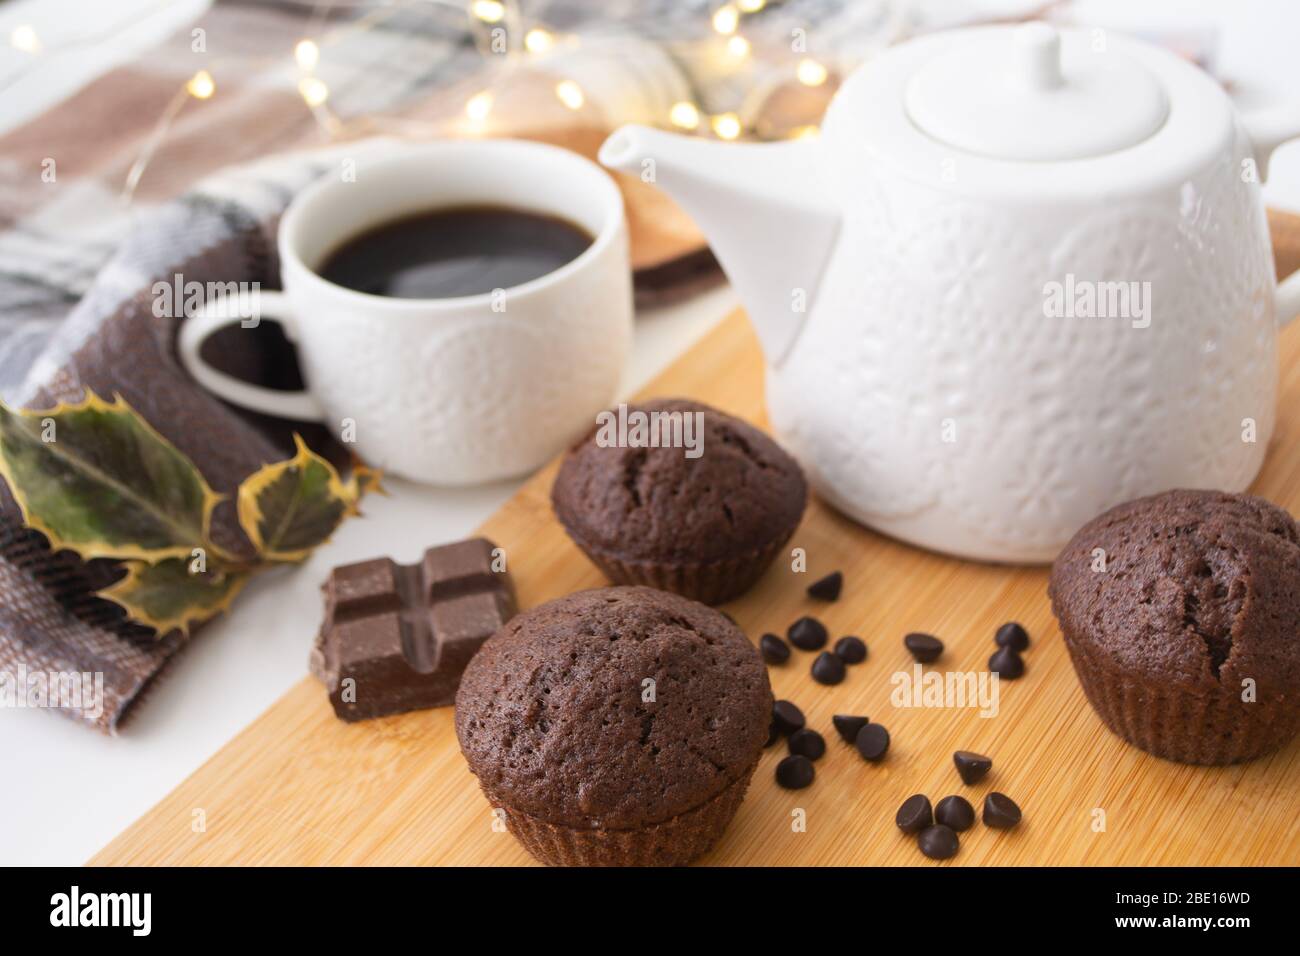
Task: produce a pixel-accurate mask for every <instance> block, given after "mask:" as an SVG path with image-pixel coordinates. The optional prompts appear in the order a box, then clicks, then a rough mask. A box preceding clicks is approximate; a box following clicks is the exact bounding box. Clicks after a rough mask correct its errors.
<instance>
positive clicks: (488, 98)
mask: <svg viewBox="0 0 1300 956" xmlns="http://www.w3.org/2000/svg"><path fill="white" fill-rule="evenodd" d="M491 112H492V94H491V93H489V92H488V91H487V90H484V91H483V92H482V93H475V94H474V95H473V96H471V97H470V98H469V99H468V100H467V101H466V103H465V115H466V116H468V117H469V118H470V119H472V120H473V121H474V122H475V123H481V122H483V121H484V120H485V119H487V118H488V114H489V113H491Z"/></svg>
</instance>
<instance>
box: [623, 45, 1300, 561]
mask: <svg viewBox="0 0 1300 956" xmlns="http://www.w3.org/2000/svg"><path fill="white" fill-rule="evenodd" d="M1297 136H1300V107H1298V108H1296V109H1291V110H1287V109H1276V110H1273V111H1271V112H1269V113H1267V114H1260V115H1258V116H1254V117H1246V118H1242V117H1239V116H1237V115H1236V113H1235V112H1234V110H1233V108H1232V105H1231V104H1230V102H1229V100H1228V97H1227V96H1226V95H1225V94H1224V92H1223V90H1222V89H1221V88H1220V87H1219V85H1218V84H1217V83H1215V81H1214V80H1212V79H1211V78H1210V77H1209V76H1207V75H1206V74H1205V73H1203V72H1202V71H1200V70H1199V69H1197V68H1196V67H1195V66H1193V65H1191V64H1190V63H1188V62H1185V61H1183V60H1181V59H1179V58H1178V57H1176V56H1174V55H1172V54H1170V53H1168V52H1166V51H1164V50H1161V49H1159V48H1156V47H1153V46H1150V45H1147V44H1144V43H1140V42H1138V41H1135V40H1131V39H1125V38H1121V37H1118V36H1111V35H1108V34H1104V33H1101V32H1082V31H1061V32H1058V31H1057V30H1055V29H1053V28H1052V27H1049V26H1048V25H1046V24H1043V23H1031V24H1026V25H1022V26H1015V27H983V28H975V29H965V30H956V31H952V32H948V33H942V34H934V35H931V36H927V37H923V38H920V39H917V40H913V41H910V42H908V43H905V44H902V45H900V46H897V47H894V48H892V49H890V50H888V51H886V52H885V53H884V54H882V55H880V56H879V57H878V58H877V59H875V60H873V61H871V62H869V63H868V64H866V65H865V66H863V67H862V68H860V69H859V70H858V71H856V72H855V73H854V74H853V75H852V76H851V77H849V78H848V80H847V81H846V82H845V83H844V86H843V88H842V89H841V90H840V91H839V92H838V94H837V95H836V96H835V99H834V101H833V102H832V104H831V106H830V109H829V110H828V112H827V114H826V117H825V122H824V125H823V130H822V133H821V135H820V137H818V138H816V139H811V140H800V141H794V142H790V143H780V144H748V145H740V144H725V143H718V142H711V141H707V140H703V139H698V138H689V137H683V136H677V135H674V134H671V133H666V132H661V131H658V130H654V129H649V128H646V127H640V126H628V127H624V128H622V129H620V130H618V131H617V132H615V133H614V134H613V135H612V136H611V137H610V138H609V139H608V140H607V141H606V143H605V144H604V147H603V148H602V150H601V154H600V158H601V161H602V162H604V163H605V164H606V165H608V166H610V167H613V168H616V169H620V170H624V171H627V172H631V173H634V174H640V175H641V176H642V178H644V179H647V180H652V181H654V182H657V183H658V184H659V185H660V186H662V187H663V188H664V189H665V190H667V191H668V192H669V193H670V194H671V195H672V196H673V197H674V198H676V199H677V200H678V201H679V202H680V204H681V205H682V206H683V207H684V208H685V209H686V211H687V212H688V213H689V214H690V215H691V216H693V217H694V218H695V220H696V222H698V223H699V225H700V227H701V228H702V229H703V230H704V231H705V233H706V234H707V235H708V238H709V242H710V244H711V245H712V247H713V249H714V250H715V252H716V253H717V256H718V259H719V260H720V261H721V263H722V266H723V268H724V269H725V270H726V273H727V275H728V276H729V277H730V279H731V281H732V282H733V283H734V285H735V286H736V288H737V289H738V291H739V294H740V296H741V299H742V300H743V302H744V304H745V306H746V310H747V312H748V314H749V316H750V318H751V320H752V321H753V324H754V327H755V329H756V330H757V332H758V337H759V339H760V341H761V343H762V346H763V349H764V351H765V353H766V358H767V365H768V377H767V385H768V389H767V392H768V394H767V400H768V407H769V411H770V415H771V420H772V424H773V426H774V428H775V429H776V431H777V433H778V435H779V436H780V438H781V439H782V440H783V441H784V442H785V443H786V444H787V445H788V446H789V447H790V449H791V450H792V451H793V452H794V454H795V455H797V456H798V458H799V459H800V461H801V462H802V463H803V464H804V466H805V468H806V469H807V471H808V472H809V476H810V478H811V480H812V481H813V483H814V485H815V486H816V488H817V489H818V491H819V492H820V493H821V495H822V496H823V497H824V498H825V499H827V500H829V501H830V502H831V503H832V504H833V505H835V506H836V507H837V508H839V509H840V510H842V511H844V512H845V513H847V514H848V515H850V516H852V517H853V518H855V519H857V520H858V521H860V522H862V523H864V524H866V525H868V526H870V527H873V528H876V529H879V530H880V531H883V532H885V533H887V534H890V535H893V536H895V537H898V538H901V539H902V540H904V541H909V542H912V543H915V544H918V545H921V546H923V547H926V548H932V549H935V550H938V551H944V552H949V553H951V554H954V555H960V556H963V557H968V558H977V559H986V560H994V561H1008V562H1042V561H1049V560H1051V559H1052V558H1053V557H1054V556H1055V554H1056V552H1057V551H1058V550H1059V548H1060V547H1061V546H1062V545H1063V544H1064V543H1065V542H1066V540H1067V539H1068V538H1069V537H1070V535H1071V534H1073V532H1074V531H1075V530H1076V529H1077V528H1078V527H1079V526H1080V525H1082V524H1083V523H1084V522H1085V521H1087V520H1088V519H1090V518H1092V517H1093V516H1094V515H1096V514H1098V513H1099V512H1101V511H1103V510H1104V509H1106V508H1108V507H1110V506H1112V505H1115V504H1117V503H1119V502H1121V501H1125V500H1127V499H1130V498H1135V497H1138V496H1140V495H1144V494H1149V493H1154V492H1157V491H1161V490H1164V489H1168V488H1172V487H1201V488H1218V489H1225V490H1229V491H1240V490H1243V489H1244V488H1246V486H1247V485H1249V484H1250V482H1251V480H1252V479H1253V478H1254V477H1255V474H1256V473H1257V472H1258V470H1259V467H1260V464H1261V462H1262V460H1263V458H1264V454H1265V450H1266V448H1267V446H1268V441H1269V436H1270V434H1271V433H1272V430H1273V422H1274V413H1275V402H1276V392H1277V381H1278V368H1277V329H1278V324H1279V321H1281V322H1285V321H1288V320H1290V319H1291V318H1293V317H1294V316H1295V314H1296V313H1297V312H1300V275H1297V276H1292V277H1290V278H1289V279H1288V280H1287V281H1286V282H1284V283H1283V285H1282V286H1281V287H1278V286H1276V285H1275V282H1274V278H1273V259H1272V255H1271V250H1270V243H1269V235H1268V230H1267V224H1266V221H1265V217H1264V211H1263V207H1262V202H1261V199H1260V190H1259V182H1260V180H1261V179H1262V178H1263V177H1264V176H1265V174H1266V168H1267V163H1268V157H1269V154H1270V153H1271V152H1272V150H1273V149H1274V148H1275V147H1276V146H1278V145H1279V144H1280V143H1282V142H1284V141H1285V140H1287V139H1290V138H1293V137H1297Z"/></svg>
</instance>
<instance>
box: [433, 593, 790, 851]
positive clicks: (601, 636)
mask: <svg viewBox="0 0 1300 956" xmlns="http://www.w3.org/2000/svg"><path fill="white" fill-rule="evenodd" d="M771 717H772V691H771V688H770V686H769V685H768V681H767V669H766V668H765V667H764V666H763V662H762V660H761V659H760V658H759V656H758V652H757V651H756V650H755V649H754V647H753V645H751V644H750V643H749V640H748V638H746V637H745V635H744V634H742V633H741V632H740V630H739V629H738V628H737V627H736V626H735V625H734V624H732V623H731V622H730V621H728V620H727V618H726V617H724V616H723V615H722V614H720V613H719V612H717V611H714V610H712V609H711V608H708V607H705V606H704V605H703V604H698V603H696V602H694V601H689V600H687V599H686V598H682V597H678V596H676V595H673V594H668V593H666V592H664V591H658V590H654V589H652V588H642V587H612V588H599V589H596V590H592V591H580V592H578V593H577V594H571V595H569V596H568V597H563V598H559V599H558V600H555V601H551V602H549V603H547V604H543V605H541V606H540V607H536V608H534V609H532V610H531V611H527V612H525V613H523V614H520V615H518V616H517V617H515V618H514V619H513V620H512V621H511V622H510V623H509V624H507V625H506V626H505V627H503V628H502V629H501V630H500V631H498V632H497V633H496V634H495V635H493V636H492V637H491V638H489V639H488V641H487V643H486V644H484V645H483V647H482V649H481V650H480V651H479V653H478V654H477V655H475V657H474V659H473V660H472V661H471V662H470V664H469V667H468V668H466V670H465V674H464V676H463V677H462V678H461V683H460V689H459V691H458V692H457V694H456V735H457V737H458V738H459V740H460V748H461V751H462V753H464V755H465V759H466V760H467V761H468V762H469V767H470V770H471V771H473V772H474V774H475V776H477V777H478V780H479V785H480V786H481V787H482V788H483V793H484V794H485V795H486V796H487V798H488V800H489V801H490V802H491V803H492V805H493V806H494V807H497V808H499V810H500V811H501V812H503V815H504V818H505V822H506V825H507V826H508V827H509V829H510V832H511V833H513V834H514V835H515V837H516V838H517V839H518V840H519V842H520V843H522V844H523V845H524V847H525V848H526V849H527V850H528V851H529V852H530V853H532V854H533V856H535V857H537V858H538V859H539V860H541V861H542V862H544V863H548V864H551V865H578V866H639V865H664V866H673V865H680V864H684V863H689V862H690V861H691V860H694V859H695V858H697V857H699V856H700V855H701V854H703V853H705V852H707V851H708V850H709V848H710V847H712V846H713V844H714V843H715V842H716V841H717V839H718V837H719V836H721V834H722V831H723V830H724V829H725V828H726V826H727V824H728V823H729V822H730V821H731V818H732V817H733V816H734V815H735V813H736V810H737V808H738V807H739V806H740V802H741V800H742V799H743V798H744V796H745V790H746V788H747V787H748V786H749V778H750V776H751V775H752V774H753V772H754V767H755V765H756V764H757V763H758V757H759V754H760V753H761V752H762V750H763V746H764V744H765V743H766V741H767V735H768V729H769V724H770V722H771Z"/></svg>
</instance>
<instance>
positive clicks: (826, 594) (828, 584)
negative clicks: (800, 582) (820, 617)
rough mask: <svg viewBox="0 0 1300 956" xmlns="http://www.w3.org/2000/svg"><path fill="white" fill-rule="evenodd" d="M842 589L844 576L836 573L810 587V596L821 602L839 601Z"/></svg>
mask: <svg viewBox="0 0 1300 956" xmlns="http://www.w3.org/2000/svg"><path fill="white" fill-rule="evenodd" d="M842 587H844V575H842V574H840V572H838V571H836V572H834V573H832V574H828V575H826V577H824V578H822V579H821V580H820V581H814V582H813V583H812V584H810V585H808V596H809V597H814V598H816V599H817V600H819V601H837V600H839V597H840V588H842Z"/></svg>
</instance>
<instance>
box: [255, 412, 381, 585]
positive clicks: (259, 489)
mask: <svg viewBox="0 0 1300 956" xmlns="http://www.w3.org/2000/svg"><path fill="white" fill-rule="evenodd" d="M293 441H294V444H295V445H296V446H297V449H298V452H297V454H295V455H294V456H293V457H292V458H290V459H289V460H288V461H282V462H278V463H276V464H273V465H264V466H263V467H262V468H261V469H259V470H258V471H257V472H256V473H254V474H252V475H250V476H249V477H247V478H245V479H244V481H243V483H242V484H241V485H240V486H239V495H238V498H237V500H236V504H237V505H238V510H239V523H240V524H241V525H242V526H243V528H244V533H245V534H247V535H248V537H249V540H251V541H252V542H253V544H255V545H256V546H257V550H258V552H259V553H260V554H261V556H262V558H264V559H265V560H268V561H301V560H303V559H304V558H306V557H307V555H308V554H310V553H311V551H312V549H313V548H316V547H318V546H319V545H322V544H324V543H325V542H326V541H328V540H329V538H330V535H332V534H333V533H334V529H335V528H337V527H338V526H339V524H340V523H341V522H342V521H343V519H344V518H346V517H347V516H348V515H351V514H356V510H357V501H358V499H359V498H360V496H361V494H362V493H363V492H364V491H365V489H366V488H368V487H371V486H372V485H373V484H374V481H375V479H374V473H373V472H367V474H366V475H365V476H362V477H360V478H358V477H356V476H354V477H353V479H352V480H351V481H349V482H348V483H347V484H344V483H343V482H342V481H341V480H340V479H339V473H338V472H337V471H335V470H334V466H333V465H331V464H330V463H329V462H328V461H326V460H325V459H324V458H322V457H321V456H320V455H318V454H316V453H315V452H314V451H312V450H311V449H310V448H308V447H307V445H306V443H305V442H303V440H302V438H301V437H300V436H298V435H296V434H295V435H294V436H293Z"/></svg>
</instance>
